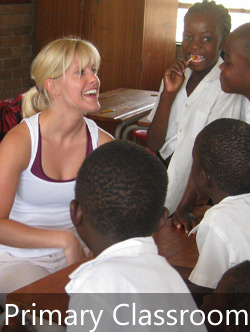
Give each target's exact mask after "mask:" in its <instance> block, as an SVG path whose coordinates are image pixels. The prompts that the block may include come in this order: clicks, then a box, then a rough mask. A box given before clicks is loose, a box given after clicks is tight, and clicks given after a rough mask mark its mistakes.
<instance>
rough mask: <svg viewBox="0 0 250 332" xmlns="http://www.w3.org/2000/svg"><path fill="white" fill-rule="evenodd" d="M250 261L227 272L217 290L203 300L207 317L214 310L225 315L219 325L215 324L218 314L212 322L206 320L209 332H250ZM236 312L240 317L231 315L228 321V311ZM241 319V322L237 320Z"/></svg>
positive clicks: (202, 307) (213, 316) (203, 308)
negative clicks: (237, 318)
mask: <svg viewBox="0 0 250 332" xmlns="http://www.w3.org/2000/svg"><path fill="white" fill-rule="evenodd" d="M249 277H250V261H244V262H242V263H240V264H238V265H236V266H234V267H232V268H230V269H229V270H227V271H226V272H225V273H224V274H223V276H222V278H221V279H220V281H219V283H218V285H217V287H216V289H215V290H214V292H213V293H212V294H210V295H207V296H205V297H204V299H203V304H202V306H201V308H200V309H201V310H203V311H204V313H205V314H206V317H208V313H209V312H211V311H212V310H219V311H220V312H221V313H222V315H223V321H222V322H221V323H220V324H219V325H214V324H213V323H215V322H218V321H219V319H218V318H219V317H218V315H217V316H216V313H215V314H214V315H212V316H211V318H212V320H211V322H212V323H211V322H209V321H208V320H206V325H207V328H208V331H209V332H222V331H223V332H249V331H250V315H249V314H250V282H249ZM227 310H230V311H231V310H236V311H237V312H238V313H240V314H239V315H235V314H234V313H231V314H230V316H229V320H228V322H227V320H226V317H227V316H226V311H227ZM236 317H239V321H238V323H237V320H235V318H236Z"/></svg>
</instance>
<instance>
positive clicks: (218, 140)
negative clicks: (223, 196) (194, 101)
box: [195, 118, 250, 196]
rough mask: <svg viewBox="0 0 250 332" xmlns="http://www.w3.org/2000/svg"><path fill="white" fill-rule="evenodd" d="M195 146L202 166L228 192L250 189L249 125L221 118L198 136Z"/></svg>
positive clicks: (249, 190) (248, 190)
mask: <svg viewBox="0 0 250 332" xmlns="http://www.w3.org/2000/svg"><path fill="white" fill-rule="evenodd" d="M195 149H196V154H197V157H198V160H199V162H200V165H201V167H202V168H204V169H205V170H206V171H207V172H208V173H209V175H211V176H212V177H213V178H214V180H215V181H216V183H217V185H218V186H219V187H220V188H221V189H222V190H223V191H225V192H226V193H227V194H228V195H230V196H234V195H240V194H245V193H250V125H249V124H247V123H246V122H243V121H240V120H236V119H224V118H222V119H218V120H215V121H213V122H211V123H210V124H208V125H207V126H206V127H205V128H204V129H203V130H202V131H201V132H200V133H199V134H198V136H197V138H196V141H195Z"/></svg>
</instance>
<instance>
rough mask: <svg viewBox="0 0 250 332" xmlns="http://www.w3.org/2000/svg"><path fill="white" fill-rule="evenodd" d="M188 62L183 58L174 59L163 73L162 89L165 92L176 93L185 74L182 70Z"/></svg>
mask: <svg viewBox="0 0 250 332" xmlns="http://www.w3.org/2000/svg"><path fill="white" fill-rule="evenodd" d="M187 66H188V62H186V61H184V60H178V61H176V62H175V63H174V64H173V65H172V66H171V67H169V68H168V69H167V70H166V71H165V73H164V90H165V92H167V93H173V92H174V93H177V92H178V91H179V89H180V87H181V86H182V84H183V82H184V79H185V76H184V72H185V70H186V68H187Z"/></svg>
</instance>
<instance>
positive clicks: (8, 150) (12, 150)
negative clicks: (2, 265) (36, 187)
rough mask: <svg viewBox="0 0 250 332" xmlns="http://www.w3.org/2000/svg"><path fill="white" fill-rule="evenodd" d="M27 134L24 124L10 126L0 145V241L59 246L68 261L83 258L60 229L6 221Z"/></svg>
mask: <svg viewBox="0 0 250 332" xmlns="http://www.w3.org/2000/svg"><path fill="white" fill-rule="evenodd" d="M30 150H31V147H30V136H29V131H28V128H27V126H26V124H25V123H21V124H20V125H18V126H16V127H15V128H13V129H12V130H11V131H10V132H9V133H8V134H7V135H6V137H5V138H4V140H3V141H2V143H1V146H0V197H1V199H0V243H1V244H3V245H7V246H13V247H18V248H62V249H63V250H64V253H65V256H66V258H67V261H68V263H69V264H72V263H74V262H76V261H78V260H79V259H80V258H82V257H83V253H82V249H81V246H80V243H79V242H78V240H77V239H76V238H75V236H74V235H73V234H71V233H70V232H69V231H64V230H61V231H60V230H59V231H58V230H46V229H39V228H34V227H30V226H27V225H24V224H22V223H20V222H18V221H14V220H10V219H9V214H10V211H11V208H12V205H13V202H14V199H15V194H16V190H17V187H18V182H19V178H20V174H21V172H22V171H23V170H25V169H26V168H27V166H28V164H29V160H30Z"/></svg>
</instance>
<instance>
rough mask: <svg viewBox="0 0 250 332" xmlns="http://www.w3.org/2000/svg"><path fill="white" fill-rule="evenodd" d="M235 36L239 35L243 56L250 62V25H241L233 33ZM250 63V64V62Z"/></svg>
mask: <svg viewBox="0 0 250 332" xmlns="http://www.w3.org/2000/svg"><path fill="white" fill-rule="evenodd" d="M233 33H234V34H237V37H238V38H240V47H241V50H242V54H243V55H245V57H246V58H247V59H248V61H249V60H250V38H249V36H250V23H245V24H242V25H240V26H239V27H238V28H236V29H235V30H234V31H233ZM248 63H249V62H248ZM249 66H250V65H249Z"/></svg>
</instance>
